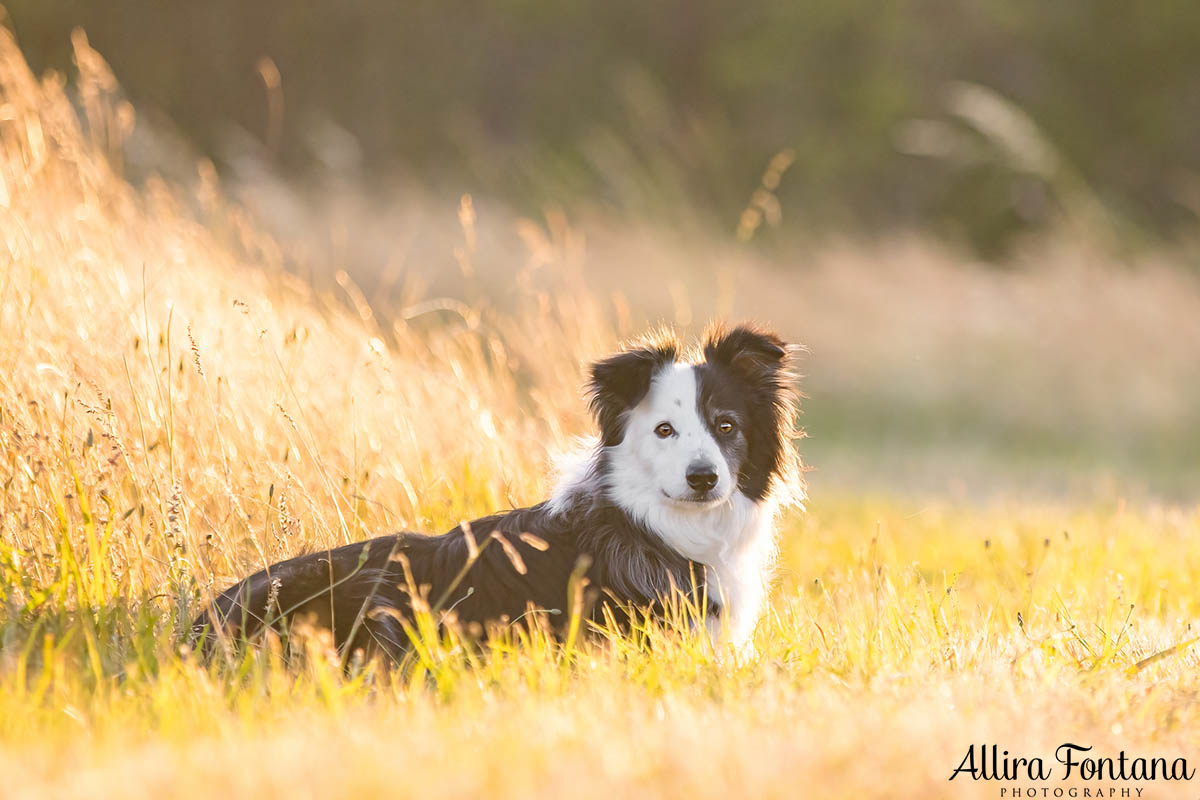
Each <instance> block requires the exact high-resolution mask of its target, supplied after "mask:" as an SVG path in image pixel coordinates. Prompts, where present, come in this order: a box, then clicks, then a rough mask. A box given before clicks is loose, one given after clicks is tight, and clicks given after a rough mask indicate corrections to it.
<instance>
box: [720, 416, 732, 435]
mask: <svg viewBox="0 0 1200 800" xmlns="http://www.w3.org/2000/svg"><path fill="white" fill-rule="evenodd" d="M733 428H734V425H733V422H731V421H730V420H727V419H723V420H721V421H720V422H718V423H717V430H718V431H720V432H721V434H722V435H725V436H728V435H729V434H731V433H733Z"/></svg>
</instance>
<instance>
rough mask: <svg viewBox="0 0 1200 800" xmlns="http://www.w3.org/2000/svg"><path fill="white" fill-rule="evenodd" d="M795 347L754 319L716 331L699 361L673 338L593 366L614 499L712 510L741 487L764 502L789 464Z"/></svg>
mask: <svg viewBox="0 0 1200 800" xmlns="http://www.w3.org/2000/svg"><path fill="white" fill-rule="evenodd" d="M789 362H790V358H789V349H788V347H787V345H785V344H784V342H783V341H782V340H781V339H780V338H779V337H778V336H775V335H774V334H772V333H768V332H766V331H764V330H760V329H757V328H753V327H749V326H740V327H736V328H731V329H728V330H724V329H716V330H713V331H711V332H710V333H709V334H708V335H707V336H706V337H705V340H704V342H703V344H702V346H701V348H700V350H699V351H698V354H697V357H696V358H694V359H688V360H684V359H683V358H682V357H681V352H680V346H679V343H678V341H677V340H676V339H674V337H668V336H662V335H660V336H659V337H657V338H656V339H654V340H651V341H647V342H643V343H641V344H638V345H635V346H634V347H632V348H631V349H628V350H626V351H624V352H621V353H618V354H617V355H614V356H611V357H609V358H606V359H604V360H602V361H599V362H597V363H595V364H594V365H593V366H592V375H591V385H590V390H591V391H590V393H591V405H592V409H593V412H594V413H595V415H596V419H597V421H598V423H599V425H600V434H601V441H602V443H603V446H604V453H605V464H606V470H607V473H608V475H607V478H608V481H607V482H608V486H609V491H610V494H611V495H612V499H613V500H614V501H615V502H617V503H618V504H620V505H623V506H625V507H626V508H634V507H636V508H637V509H638V510H639V511H641V512H642V513H647V512H652V511H653V509H654V507H655V506H665V507H668V508H669V509H671V510H672V511H674V512H683V513H689V512H697V513H699V512H703V511H705V510H709V509H713V508H716V507H719V506H721V505H722V504H725V503H728V502H729V501H730V500H731V499H733V498H734V496H735V494H736V493H740V494H742V495H744V496H745V497H746V498H747V499H749V500H751V501H755V502H757V501H760V500H763V499H764V498H765V497H766V496H767V495H768V493H769V492H770V491H771V489H772V482H773V480H774V478H775V477H776V476H777V475H779V474H780V473H781V472H782V471H783V470H784V468H785V467H786V466H787V464H788V463H789V458H790V457H791V442H790V439H791V437H792V430H793V428H792V426H793V422H794V420H793V417H794V414H795V401H794V393H793V392H792V391H791V375H790V373H789V371H788V367H789Z"/></svg>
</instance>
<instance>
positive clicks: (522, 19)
mask: <svg viewBox="0 0 1200 800" xmlns="http://www.w3.org/2000/svg"><path fill="white" fill-rule="evenodd" d="M6 5H7V8H8V12H9V20H8V22H9V24H10V25H11V26H12V27H13V28H14V29H15V30H16V33H17V35H18V37H19V40H20V41H21V43H22V46H23V49H24V52H25V54H26V56H27V57H28V59H29V61H30V63H31V65H32V66H33V67H34V68H35V69H36V70H42V69H46V68H54V69H59V70H62V71H65V72H68V73H69V72H71V71H72V69H73V67H72V60H71V46H70V31H71V29H72V28H73V27H74V26H82V27H83V28H84V29H85V30H86V31H87V34H88V37H89V39H90V41H91V43H92V45H93V46H94V47H96V49H97V50H99V51H100V52H101V53H103V54H104V56H105V57H106V58H107V59H108V60H109V61H110V62H111V64H112V66H113V69H114V71H115V73H116V75H117V77H118V78H119V80H120V82H121V84H122V86H123V87H124V90H125V91H127V92H128V94H129V96H130V98H131V100H133V102H134V104H135V106H136V107H137V108H138V111H139V118H140V120H142V121H145V119H146V117H147V115H155V113H156V112H157V114H159V115H161V119H163V120H166V119H169V120H171V121H172V124H173V125H175V126H178V129H177V130H178V133H179V138H180V139H181V140H183V141H186V142H188V143H189V146H190V147H192V148H194V149H195V150H196V151H199V152H201V153H204V154H207V155H209V156H211V157H213V158H214V160H215V161H216V163H217V164H218V167H219V168H222V169H224V170H229V169H231V168H233V167H235V166H236V162H237V159H238V158H239V157H240V155H239V154H242V153H244V152H246V151H247V149H253V150H256V151H257V152H259V153H260V154H265V156H266V158H268V159H269V161H270V163H271V164H272V165H273V168H275V169H278V170H279V171H280V172H281V173H282V174H287V175H293V176H304V175H305V174H308V173H311V172H313V171H320V170H325V171H335V172H339V173H345V174H346V175H348V176H350V177H352V178H353V179H354V180H362V181H366V182H368V183H375V184H378V185H380V186H386V185H394V184H395V182H398V181H403V182H407V183H410V184H415V185H419V186H421V187H423V188H424V189H425V190H426V191H429V192H433V193H434V194H437V195H444V196H445V197H447V198H456V197H458V195H460V194H461V193H463V192H471V193H473V194H476V195H482V196H486V197H493V198H497V199H499V200H502V201H504V202H505V203H506V204H509V205H511V206H513V207H514V208H516V209H518V210H527V211H534V210H538V209H541V208H544V207H546V206H548V205H563V206H567V207H572V208H576V207H581V206H582V207H599V210H601V211H603V212H606V213H613V214H616V215H618V216H620V215H636V216H639V217H647V218H650V219H654V220H659V221H664V222H667V223H670V222H682V221H695V220H696V219H699V220H701V221H702V222H704V223H705V224H706V225H707V224H711V223H713V222H714V221H715V222H717V223H718V224H719V225H720V226H722V227H723V228H724V229H726V230H728V231H729V233H730V235H731V236H733V235H735V234H738V233H740V234H741V235H742V237H743V238H748V237H749V236H750V235H752V234H754V235H757V236H758V237H759V238H760V239H767V240H769V238H770V237H771V236H778V235H781V234H780V232H783V233H786V232H789V231H793V232H800V233H811V232H815V231H820V232H823V233H825V232H830V231H839V232H846V233H849V234H855V235H862V234H878V233H883V232H887V231H891V230H898V229H902V230H912V229H917V230H922V231H927V232H932V233H934V234H936V235H939V236H942V237H945V238H947V239H948V240H950V241H953V242H956V243H962V244H966V245H968V246H970V247H971V248H972V249H973V250H974V251H975V252H976V253H978V254H980V255H982V256H984V257H993V258H995V257H1002V256H1004V255H1005V254H1006V253H1008V252H1010V251H1011V249H1012V248H1013V246H1014V245H1015V244H1017V243H1018V242H1020V241H1021V238H1022V236H1023V235H1025V234H1029V233H1036V232H1039V231H1043V230H1045V229H1048V228H1051V227H1053V226H1055V225H1057V224H1058V223H1060V222H1062V220H1063V219H1064V218H1065V219H1068V220H1070V219H1071V218H1073V217H1082V218H1083V219H1084V221H1085V222H1088V223H1096V222H1097V221H1100V222H1102V223H1103V225H1102V226H1101V227H1104V226H1115V227H1116V228H1118V229H1119V231H1120V236H1119V238H1120V240H1121V241H1122V242H1123V243H1128V242H1133V243H1135V244H1136V243H1138V242H1142V243H1147V242H1162V241H1175V242H1178V241H1180V240H1183V239H1187V238H1189V237H1190V236H1191V231H1192V230H1193V228H1194V226H1195V223H1196V222H1197V218H1198V217H1200V4H1198V3H1196V2H1194V0H1149V2H1143V3H1128V2H1124V0H1055V2H1036V3H1035V2H1028V0H960V1H958V2H949V1H948V0H923V2H913V1H912V0H902V1H901V2H894V3H886V4H879V3H866V2H863V1H862V0H840V1H839V2H825V1H824V0H741V2H737V3H728V2H719V1H718V0H687V2H681V1H680V0H672V1H671V2H658V3H646V2H640V1H635V0H608V2H603V3H600V2H594V3H561V2H549V1H548V0H495V1H494V2H487V3H482V2H464V1H463V0H436V2H430V0H406V1H405V2H378V1H376V0H286V2H285V0H254V1H253V2H249V3H247V2H245V0H205V1H204V2H194V3H183V2H169V1H168V0H105V1H104V2H95V1H94V0H6ZM769 164H773V167H772V168H768V165H769ZM368 165H369V166H368ZM764 170H766V171H767V173H768V174H767V175H766V181H765V183H766V185H765V186H762V185H760V182H763V180H764ZM772 176H773V177H772ZM773 184H778V185H773ZM756 188H759V189H760V191H759V192H758V193H757V194H756V193H755V190H756ZM762 189H765V190H766V191H762ZM748 202H749V207H747V203H748ZM764 221H765V222H766V223H770V224H768V225H762V226H761V232H760V231H759V228H760V224H759V223H760V222H764ZM773 228H777V230H773Z"/></svg>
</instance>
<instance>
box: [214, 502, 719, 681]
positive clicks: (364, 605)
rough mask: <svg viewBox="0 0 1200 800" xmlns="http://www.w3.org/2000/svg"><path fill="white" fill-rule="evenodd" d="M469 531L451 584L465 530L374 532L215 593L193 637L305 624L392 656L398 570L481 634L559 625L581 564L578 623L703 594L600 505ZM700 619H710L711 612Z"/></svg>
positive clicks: (647, 537)
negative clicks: (472, 549) (532, 624)
mask: <svg viewBox="0 0 1200 800" xmlns="http://www.w3.org/2000/svg"><path fill="white" fill-rule="evenodd" d="M468 527H469V529H470V532H471V533H470V535H471V536H472V537H473V538H474V539H475V540H476V541H477V543H478V545H477V546H478V547H479V548H480V552H479V553H478V555H477V557H476V559H475V561H474V563H473V564H472V565H471V566H470V568H469V569H468V570H467V573H466V575H465V576H464V577H462V579H461V580H460V581H459V582H458V583H457V584H455V583H454V582H455V579H456V578H457V577H458V576H459V574H460V572H461V571H462V569H463V567H464V565H465V564H466V563H467V560H468V557H469V556H468V547H469V545H468V542H467V534H466V533H465V532H464V530H463V528H462V527H461V526H460V527H457V528H455V529H454V530H452V531H450V532H448V533H446V534H444V535H442V536H426V535H422V534H417V533H399V534H394V535H391V536H381V537H379V538H376V539H370V540H367V541H365V542H357V543H354V544H348V545H344V546H342V547H338V548H334V549H332V550H323V551H320V552H316V553H310V554H308V555H303V556H298V557H296V558H291V559H288V560H286V561H281V562H279V563H277V564H274V565H272V566H270V567H268V568H266V569H264V570H261V571H259V572H256V573H255V574H253V575H251V576H250V577H248V578H246V579H245V580H243V581H242V582H240V583H238V584H236V585H234V586H232V587H230V588H229V589H227V590H225V591H224V592H222V593H221V594H220V595H219V596H218V597H217V598H216V599H215V600H214V601H213V603H212V606H211V607H210V608H209V609H208V610H207V611H205V612H204V613H202V614H200V615H199V616H198V617H197V618H196V620H195V621H194V622H193V624H192V633H193V638H194V640H195V641H196V643H197V645H198V646H199V648H200V649H201V651H202V652H204V653H211V652H212V650H213V646H214V645H215V644H216V643H217V641H218V640H220V639H224V640H225V641H228V642H238V641H240V640H243V639H248V638H251V637H253V636H255V635H256V634H257V633H259V632H260V631H261V630H262V629H263V627H264V626H265V625H267V624H270V625H271V626H272V627H282V626H286V625H287V624H289V623H290V622H292V621H300V620H307V621H310V622H311V623H313V624H314V625H316V626H318V627H321V628H328V629H329V630H330V631H332V633H333V638H334V642H335V643H336V644H337V646H338V647H339V648H341V649H343V650H345V649H346V648H349V649H350V650H354V649H358V648H361V649H362V650H363V651H364V652H365V653H367V654H383V655H386V656H389V657H391V658H393V659H398V658H399V657H400V656H401V655H402V654H403V653H404V651H405V650H406V649H407V648H408V646H409V640H408V636H407V634H406V633H405V631H404V627H403V626H402V625H401V623H400V619H401V618H404V619H411V616H410V615H411V613H412V599H411V597H410V592H409V589H408V586H409V578H408V576H406V574H405V565H407V569H408V570H409V571H410V573H411V578H412V582H413V583H414V584H415V585H416V586H417V587H420V588H421V589H427V595H426V602H427V603H428V604H430V605H437V604H438V602H439V600H444V602H442V603H441V606H440V610H441V611H446V610H451V609H452V612H453V615H454V618H455V619H456V620H457V621H458V622H459V623H460V624H461V625H462V626H463V629H464V630H467V631H468V632H469V631H471V630H475V631H477V632H486V627H487V625H488V624H489V623H495V622H503V621H504V620H510V621H511V620H517V619H518V618H521V617H522V615H524V614H526V612H527V611H529V610H530V609H531V608H532V609H534V610H542V611H548V612H550V613H549V614H548V615H546V618H547V619H548V620H549V621H550V624H551V626H552V628H554V629H556V630H561V627H562V626H563V625H565V624H566V623H567V622H568V621H569V619H570V614H571V606H570V598H569V597H568V592H569V584H570V582H571V577H572V573H573V572H575V571H576V567H577V565H578V566H580V567H586V570H585V571H584V572H583V573H582V574H583V576H584V577H586V578H587V585H588V589H587V591H586V593H585V600H584V607H583V608H582V609H581V612H582V613H583V615H584V617H585V619H591V620H596V621H601V620H602V619H603V617H604V615H605V613H606V609H607V613H608V614H609V615H611V617H612V618H614V619H616V620H617V621H618V623H621V624H627V623H628V621H629V617H628V614H629V612H630V608H631V607H639V608H642V609H649V610H651V612H657V613H662V611H663V609H664V605H663V603H664V600H665V599H667V598H668V597H670V596H671V595H672V593H674V592H682V593H683V594H685V595H687V596H689V597H692V598H693V599H697V598H699V599H703V598H704V569H703V567H701V566H699V565H697V564H694V563H693V562H691V561H689V560H687V559H685V558H683V557H682V556H680V555H679V554H677V553H675V552H674V551H672V550H671V549H670V548H668V547H667V546H666V545H665V544H663V543H662V540H661V539H659V538H658V537H657V536H655V535H653V534H652V533H650V532H649V531H646V530H644V529H642V528H640V527H639V526H637V525H636V524H634V523H633V522H632V521H631V520H630V519H629V517H628V516H627V515H626V514H625V513H624V512H623V511H621V510H620V509H619V508H618V507H616V506H614V505H612V504H610V503H607V502H604V501H603V500H598V501H596V502H590V503H585V504H580V505H577V506H574V507H572V508H568V509H566V510H564V511H562V512H561V513H557V514H555V513H551V511H550V510H549V508H548V506H547V504H546V503H541V504H539V505H537V506H534V507H532V508H523V509H517V510H514V511H510V512H508V513H505V514H495V515H492V516H488V517H483V518H481V519H477V520H475V521H474V522H471V523H470V524H469V526H468ZM494 531H495V532H499V533H500V534H501V535H502V536H503V537H504V539H505V540H506V541H507V543H508V544H509V545H510V546H511V547H512V548H513V549H515V550H516V553H517V556H518V559H513V558H512V557H511V556H510V554H508V553H506V552H505V548H504V547H502V546H501V545H500V543H499V542H497V541H491V542H490V543H489V542H488V539H489V537H490V535H491V534H492V532H494ZM521 534H527V536H525V537H522V536H521ZM528 534H531V535H532V536H533V537H536V539H531V538H530V537H529V536H528ZM539 540H540V541H539ZM517 560H519V562H521V564H522V565H523V566H524V568H525V572H524V574H522V573H521V572H520V571H518V568H517V564H516V563H514V561H517ZM447 592H448V594H447ZM443 596H444V597H443ZM704 602H707V601H706V600H704ZM697 607H698V606H697ZM705 612H706V613H717V611H716V608H715V605H713V606H709V607H706V609H705Z"/></svg>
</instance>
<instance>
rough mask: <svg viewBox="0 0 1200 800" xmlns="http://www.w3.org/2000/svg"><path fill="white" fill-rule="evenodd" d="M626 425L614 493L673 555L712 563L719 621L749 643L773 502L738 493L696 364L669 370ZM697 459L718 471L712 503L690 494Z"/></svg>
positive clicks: (611, 451)
mask: <svg viewBox="0 0 1200 800" xmlns="http://www.w3.org/2000/svg"><path fill="white" fill-rule="evenodd" d="M663 422H666V423H669V424H670V425H671V427H672V428H674V430H675V434H674V435H673V436H670V437H667V438H665V439H664V438H660V437H659V436H658V435H657V434H656V433H655V429H656V428H657V427H658V426H659V425H660V424H661V423H663ZM625 423H626V425H625V435H624V437H623V438H622V440H621V443H620V444H618V445H616V446H614V447H610V448H608V454H607V455H608V460H609V470H608V476H607V479H608V480H607V484H608V485H607V489H608V493H609V498H610V499H611V500H612V501H613V502H614V503H616V504H617V505H619V506H620V507H622V508H623V509H624V510H625V511H626V512H627V513H629V515H630V516H632V517H633V518H634V519H636V520H638V521H639V522H641V523H642V524H643V525H645V526H646V527H647V528H648V529H649V530H651V531H653V532H654V533H656V534H657V535H658V536H660V537H662V539H663V541H664V542H666V543H667V544H668V545H669V546H670V547H671V548H672V549H674V550H675V551H676V552H678V553H680V554H681V555H683V556H685V557H687V558H690V559H692V560H693V561H697V562H699V563H701V564H704V565H705V566H706V567H707V568H708V575H707V579H708V585H709V591H710V592H711V593H712V594H713V596H714V599H717V600H718V602H719V603H720V604H721V607H722V614H721V616H722V617H723V619H721V620H720V625H721V627H722V628H723V629H725V630H726V631H728V633H729V634H730V635H731V637H732V638H733V640H734V641H735V642H738V643H742V642H744V641H745V640H746V639H747V638H748V637H749V635H750V633H751V632H752V631H753V628H754V623H755V622H756V621H757V619H758V615H759V611H760V609H761V607H762V603H763V599H764V597H765V593H766V592H765V585H764V584H765V580H766V576H767V571H768V569H769V567H770V563H771V560H772V558H773V554H774V535H773V529H774V508H773V504H771V503H770V502H769V501H767V502H755V501H753V500H751V499H750V498H748V497H746V496H745V495H743V494H742V493H741V492H739V491H737V486H736V483H737V480H736V476H735V475H733V474H732V471H731V470H730V467H729V464H728V463H727V462H726V461H725V457H724V454H723V453H722V452H721V448H720V447H719V446H718V445H717V442H716V440H715V439H714V438H713V436H712V434H711V433H710V432H709V430H708V427H707V426H706V425H705V423H704V419H703V416H702V412H701V410H700V407H699V392H698V391H697V380H696V371H695V368H694V367H693V366H692V365H690V364H672V365H669V366H667V367H665V368H664V369H663V370H662V371H661V372H660V373H659V374H658V375H657V376H655V378H654V380H653V381H652V382H651V385H650V391H649V392H648V393H647V394H646V397H645V398H644V399H643V400H642V402H641V403H639V404H638V405H637V407H635V408H634V409H633V410H631V411H630V412H629V415H628V417H627V419H626V421H625ZM696 461H704V462H707V463H709V464H711V465H712V466H713V467H714V469H715V471H716V473H717V485H716V487H714V490H713V491H714V497H713V499H712V500H709V501H707V502H702V503H700V502H693V501H689V500H688V499H687V498H688V497H689V496H690V494H691V489H690V487H689V486H688V484H687V470H688V466H689V465H690V464H692V463H693V462H696Z"/></svg>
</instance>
